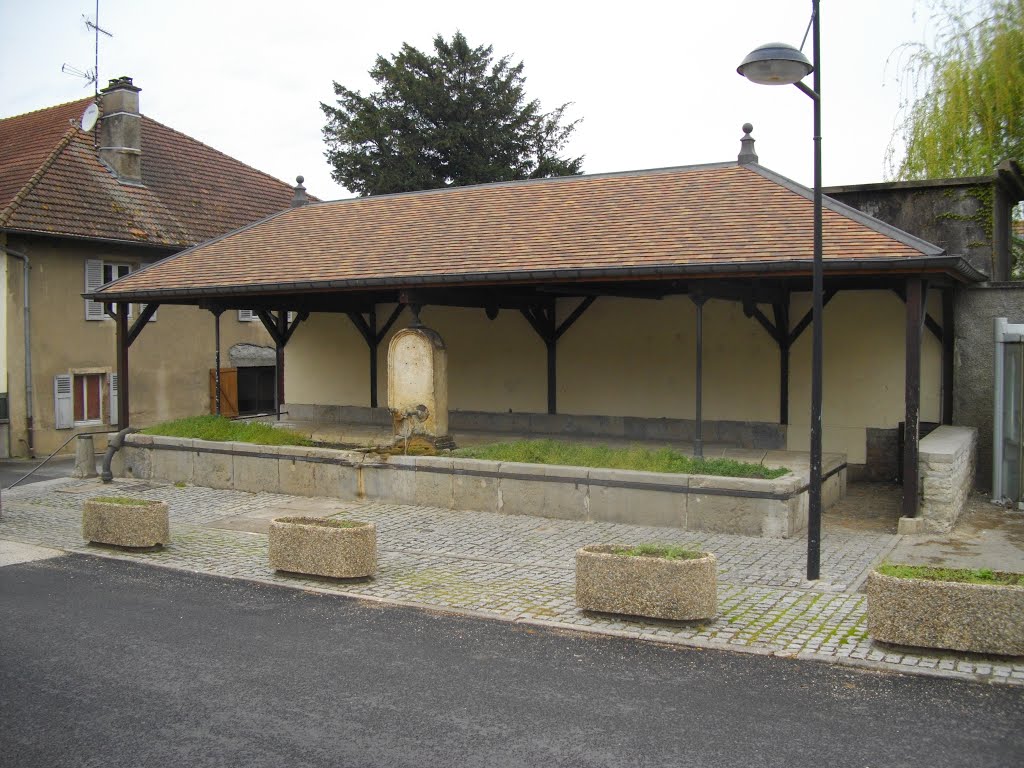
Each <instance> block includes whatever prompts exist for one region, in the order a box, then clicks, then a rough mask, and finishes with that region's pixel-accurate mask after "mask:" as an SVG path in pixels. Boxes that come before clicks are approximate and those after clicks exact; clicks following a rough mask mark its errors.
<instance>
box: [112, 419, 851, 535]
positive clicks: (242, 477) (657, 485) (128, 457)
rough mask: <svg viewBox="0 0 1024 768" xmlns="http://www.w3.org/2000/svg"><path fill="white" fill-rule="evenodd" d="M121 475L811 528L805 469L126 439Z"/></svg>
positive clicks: (467, 506)
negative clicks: (653, 468)
mask: <svg viewBox="0 0 1024 768" xmlns="http://www.w3.org/2000/svg"><path fill="white" fill-rule="evenodd" d="M112 469H113V471H114V474H115V475H116V476H119V477H134V478H140V479H145V480H154V481H158V482H165V483H189V484H194V485H199V486H204V487H207V488H221V489H232V490H238V491H248V492H251V493H259V492H264V493H284V494H290V495H294V496H324V497H328V498H336V499H342V500H345V501H355V500H357V499H367V500H373V501H382V502H386V503H392V504H415V505H423V506H434V507H446V508H448V509H454V510H460V511H467V512H472V511H480V512H493V513H499V514H507V515H535V516H538V517H552V518H559V519H565V520H585V521H590V522H616V523H631V524H635V525H653V526H667V527H674V528H682V529H685V530H693V531H707V532H712V533H734V534H742V535H746V536H765V537H772V538H788V537H791V536H796V535H799V534H800V533H801V531H803V530H804V529H805V528H806V527H807V509H808V504H807V473H806V471H804V472H800V473H790V474H788V475H784V476H783V477H780V478H778V479H776V480H759V479H751V478H736V477H712V476H708V475H683V474H661V473H654V472H635V471H630V470H621V469H597V468H595V469H590V468H587V467H565V466H545V465H541V464H520V463H514V462H497V461H480V460H476V459H463V458H453V457H450V456H387V455H381V454H376V453H371V452H361V451H339V450H332V449H327V448H318V447H299V446H273V445H253V444H250V443H215V442H209V441H205V440H190V439H187V438H175V437H156V436H152V435H142V434H133V435H128V436H127V437H126V438H125V441H124V447H123V448H122V449H121V450H120V451H119V452H118V453H117V454H116V455H115V457H114V462H113V464H112ZM824 470H825V473H826V476H825V481H824V483H823V486H822V507H823V509H828V508H829V507H830V506H832V505H833V504H835V503H836V502H837V501H839V499H841V498H842V497H843V496H844V495H845V494H846V464H845V463H844V462H842V460H841V459H840V458H839V457H837V456H832V457H828V456H826V465H825V467H824Z"/></svg>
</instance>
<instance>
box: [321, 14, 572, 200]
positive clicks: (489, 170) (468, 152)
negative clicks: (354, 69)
mask: <svg viewBox="0 0 1024 768" xmlns="http://www.w3.org/2000/svg"><path fill="white" fill-rule="evenodd" d="M433 45H434V51H433V53H432V54H430V53H423V52H421V51H419V50H417V49H416V48H414V47H413V46H411V45H409V44H403V45H402V48H401V50H400V51H399V52H398V53H397V54H395V55H394V56H392V57H391V58H390V59H388V58H385V57H384V56H378V57H377V60H376V63H375V64H374V67H373V69H371V70H370V76H371V77H372V78H373V80H374V82H375V83H376V84H377V89H376V90H375V91H374V92H373V93H370V94H369V95H366V96H364V95H362V94H361V93H360V92H359V91H353V90H351V89H349V88H346V87H345V86H343V85H341V84H339V83H337V82H335V83H334V92H335V94H336V95H337V97H338V100H337V106H331V105H329V104H323V103H321V105H320V107H321V109H323V111H324V114H325V115H326V117H327V124H326V125H325V126H324V129H323V135H324V140H325V141H326V143H327V147H328V149H327V152H326V156H327V159H328V161H329V162H330V164H331V165H332V166H333V167H334V170H333V171H332V173H331V175H332V177H333V178H334V180H335V181H337V182H338V183H340V184H343V185H344V186H345V187H346V188H348V189H350V190H352V191H353V192H356V193H358V194H360V195H376V194H385V193H390V192H406V191H412V190H421V189H437V188H442V187H449V186H460V185H465V184H479V183H484V182H491V181H511V180H515V179H534V178H544V177H548V176H567V175H572V174H576V173H579V172H580V168H581V166H582V164H583V158H582V157H577V158H563V157H560V156H559V152H560V151H561V150H562V149H563V148H564V146H565V144H566V142H567V141H568V139H569V136H570V135H571V134H572V132H573V130H574V129H575V128H576V125H577V124H578V123H579V120H575V121H573V122H569V123H565V122H563V120H564V116H565V111H566V109H567V107H568V106H569V105H568V104H563V105H562V106H560V107H558V108H556V109H554V110H552V111H550V112H542V111H541V107H540V104H539V103H538V102H537V101H536V100H527V97H526V92H525V88H524V83H525V78H524V77H523V63H522V62H519V63H518V64H513V63H512V62H511V60H510V57H508V56H503V57H502V58H500V59H498V60H497V61H495V60H494V57H493V48H492V47H491V46H478V47H476V48H473V47H471V46H470V45H469V43H468V42H467V41H466V38H465V37H464V36H463V35H462V33H461V32H456V33H455V35H454V37H453V38H452V39H451V41H450V42H448V41H446V40H445V39H444V38H443V37H442V36H441V35H438V36H437V37H435V38H434V42H433Z"/></svg>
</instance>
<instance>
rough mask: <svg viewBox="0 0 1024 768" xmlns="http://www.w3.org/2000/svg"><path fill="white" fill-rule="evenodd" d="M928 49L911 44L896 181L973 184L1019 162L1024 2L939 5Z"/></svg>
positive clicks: (1022, 153)
mask: <svg viewBox="0 0 1024 768" xmlns="http://www.w3.org/2000/svg"><path fill="white" fill-rule="evenodd" d="M933 7H934V8H935V14H934V16H933V19H934V20H935V21H937V22H938V24H939V33H938V34H937V36H936V38H935V42H934V44H933V45H931V46H928V45H923V44H908V45H905V46H903V47H902V48H901V49H899V50H900V53H901V54H902V63H903V66H902V67H901V69H902V70H903V75H902V78H901V79H902V80H903V83H904V85H906V86H907V88H906V91H905V93H906V94H907V98H906V99H905V101H904V103H903V105H902V109H901V119H900V121H899V123H898V125H897V129H896V132H895V136H894V138H896V139H901V140H902V142H903V144H904V145H905V147H906V154H905V155H904V157H903V159H902V161H900V163H899V165H898V166H896V164H895V163H894V162H893V160H894V152H893V148H892V146H890V158H889V159H890V168H891V169H895V175H896V176H897V177H898V178H900V179H922V178H937V177H942V176H977V175H986V174H990V173H992V172H993V170H994V169H995V167H996V166H997V165H998V164H999V163H1000V162H1001V161H1002V160H1005V159H1007V158H1010V159H1015V160H1018V161H1020V160H1021V159H1022V158H1024V0H987V1H986V2H983V3H982V4H981V5H980V6H978V5H977V4H974V7H973V8H972V7H968V5H966V4H965V2H964V0H938V1H937V2H936V4H935V5H934V6H933Z"/></svg>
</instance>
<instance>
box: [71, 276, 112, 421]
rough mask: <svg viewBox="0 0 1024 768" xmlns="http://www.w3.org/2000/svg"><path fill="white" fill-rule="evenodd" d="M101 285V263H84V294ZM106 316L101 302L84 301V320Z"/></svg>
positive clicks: (100, 318)
mask: <svg viewBox="0 0 1024 768" xmlns="http://www.w3.org/2000/svg"><path fill="white" fill-rule="evenodd" d="M101 285H103V262H102V261H100V260H99V259H89V260H88V261H86V262H85V292H86V293H91V292H92V291H95V290H96V289H97V288H99V287H100V286H101ZM106 316H107V315H106V313H105V312H104V311H103V303H102V302H99V301H93V300H92V299H86V300H85V319H86V320H103V319H105V318H106ZM68 426H70V425H68Z"/></svg>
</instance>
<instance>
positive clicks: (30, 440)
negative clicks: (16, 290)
mask: <svg viewBox="0 0 1024 768" xmlns="http://www.w3.org/2000/svg"><path fill="white" fill-rule="evenodd" d="M2 248H3V251H4V253H6V254H7V255H8V256H13V257H14V258H16V259H21V263H22V267H23V269H24V278H23V279H22V281H21V285H22V289H23V292H24V296H23V299H22V303H23V307H24V311H25V321H24V326H25V430H26V433H27V434H26V443H27V445H28V455H29V458H33V459H34V458H35V456H36V453H35V440H34V436H33V428H32V323H31V320H32V312H31V309H30V308H29V290H28V287H29V286H28V277H29V273H30V271H31V269H32V267H31V264H30V262H29V258H28V255H27V254H24V253H19V252H18V251H15V250H12V249H11V248H8V247H7V246H6V245H4V246H2Z"/></svg>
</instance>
